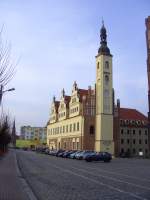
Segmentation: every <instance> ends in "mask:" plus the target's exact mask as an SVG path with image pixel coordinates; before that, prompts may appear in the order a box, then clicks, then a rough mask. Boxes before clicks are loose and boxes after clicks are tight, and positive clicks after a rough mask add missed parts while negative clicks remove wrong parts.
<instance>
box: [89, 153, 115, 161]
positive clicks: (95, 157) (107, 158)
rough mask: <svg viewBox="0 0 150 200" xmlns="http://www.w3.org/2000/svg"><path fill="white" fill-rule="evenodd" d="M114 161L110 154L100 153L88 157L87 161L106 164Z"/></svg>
mask: <svg viewBox="0 0 150 200" xmlns="http://www.w3.org/2000/svg"><path fill="white" fill-rule="evenodd" d="M111 159H112V155H111V154H110V153H108V152H99V153H95V154H93V155H92V154H91V155H87V156H86V158H85V160H86V161H87V162H91V161H104V162H110V161H111Z"/></svg>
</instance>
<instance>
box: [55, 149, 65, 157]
mask: <svg viewBox="0 0 150 200" xmlns="http://www.w3.org/2000/svg"><path fill="white" fill-rule="evenodd" d="M64 152H65V150H63V149H59V150H58V151H57V153H56V156H57V157H59V155H61V154H63V153H64Z"/></svg>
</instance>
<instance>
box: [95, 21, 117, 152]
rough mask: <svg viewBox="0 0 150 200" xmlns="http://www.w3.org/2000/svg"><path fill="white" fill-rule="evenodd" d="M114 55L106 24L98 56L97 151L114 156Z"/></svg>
mask: <svg viewBox="0 0 150 200" xmlns="http://www.w3.org/2000/svg"><path fill="white" fill-rule="evenodd" d="M112 82H113V81H112V55H111V53H110V50H109V48H108V46H107V33H106V28H105V26H104V23H103V24H102V28H101V30H100V47H99V49H98V54H97V56H96V133H95V151H107V152H109V153H111V154H114V141H113V83H112Z"/></svg>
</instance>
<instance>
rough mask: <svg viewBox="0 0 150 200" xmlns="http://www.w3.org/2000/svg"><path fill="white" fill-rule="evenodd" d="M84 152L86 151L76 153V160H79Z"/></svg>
mask: <svg viewBox="0 0 150 200" xmlns="http://www.w3.org/2000/svg"><path fill="white" fill-rule="evenodd" d="M83 152H85V151H79V152H78V153H76V154H75V159H78V158H79V156H80V155H81V154H82V153H83Z"/></svg>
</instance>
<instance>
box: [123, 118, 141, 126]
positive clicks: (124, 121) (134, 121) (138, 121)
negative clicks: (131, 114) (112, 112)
mask: <svg viewBox="0 0 150 200" xmlns="http://www.w3.org/2000/svg"><path fill="white" fill-rule="evenodd" d="M120 124H121V125H124V124H125V125H145V122H144V121H143V120H142V121H141V120H128V119H126V120H122V119H121V120H120Z"/></svg>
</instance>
